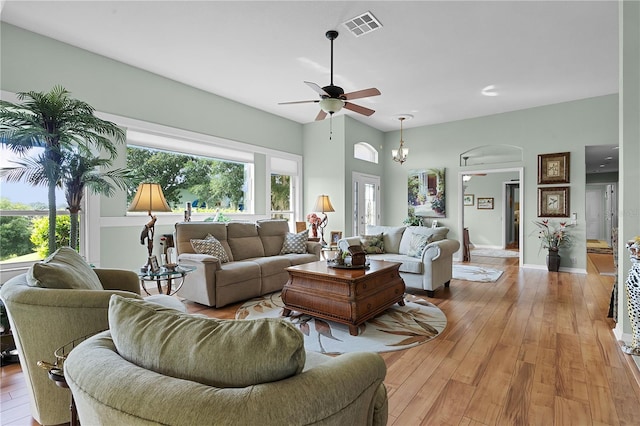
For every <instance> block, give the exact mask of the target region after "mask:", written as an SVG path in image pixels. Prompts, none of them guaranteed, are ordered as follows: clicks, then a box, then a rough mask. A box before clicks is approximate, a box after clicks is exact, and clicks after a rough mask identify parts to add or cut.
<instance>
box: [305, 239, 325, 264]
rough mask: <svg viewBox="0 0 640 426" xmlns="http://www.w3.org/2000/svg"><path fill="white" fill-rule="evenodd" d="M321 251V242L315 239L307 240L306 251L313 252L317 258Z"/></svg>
mask: <svg viewBox="0 0 640 426" xmlns="http://www.w3.org/2000/svg"><path fill="white" fill-rule="evenodd" d="M321 252H322V244H320V243H319V242H316V241H307V253H309V254H315V255H316V257H317V258H318V260H320V253H321Z"/></svg>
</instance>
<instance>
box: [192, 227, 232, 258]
mask: <svg viewBox="0 0 640 426" xmlns="http://www.w3.org/2000/svg"><path fill="white" fill-rule="evenodd" d="M191 247H193V250H195V252H196V253H198V254H208V255H209V256H213V257H217V258H218V259H220V262H221V263H227V262H228V261H229V256H227V252H226V251H225V250H224V247H222V243H220V241H218V239H217V238H216V237H214V236H213V235H211V234H209V235H207V236H206V237H205V239H204V240H195V239H193V240H191Z"/></svg>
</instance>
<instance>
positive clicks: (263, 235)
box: [256, 219, 289, 256]
mask: <svg viewBox="0 0 640 426" xmlns="http://www.w3.org/2000/svg"><path fill="white" fill-rule="evenodd" d="M256 226H257V227H258V235H259V236H260V239H261V240H262V245H263V246H264V255H265V256H277V255H278V254H280V250H282V242H283V241H284V235H285V234H286V233H287V232H289V222H287V221H286V220H284V219H263V220H259V221H257V222H256Z"/></svg>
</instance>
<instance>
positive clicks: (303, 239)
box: [280, 229, 309, 254]
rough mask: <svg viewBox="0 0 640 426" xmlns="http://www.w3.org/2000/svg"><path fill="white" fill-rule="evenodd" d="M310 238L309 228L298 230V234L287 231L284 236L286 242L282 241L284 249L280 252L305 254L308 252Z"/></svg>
mask: <svg viewBox="0 0 640 426" xmlns="http://www.w3.org/2000/svg"><path fill="white" fill-rule="evenodd" d="M308 240H309V230H308V229H305V230H304V231H302V232H298V233H297V234H294V233H292V232H287V233H286V234H285V236H284V242H283V243H282V250H280V254H290V253H295V254H305V253H306V252H307V241H308Z"/></svg>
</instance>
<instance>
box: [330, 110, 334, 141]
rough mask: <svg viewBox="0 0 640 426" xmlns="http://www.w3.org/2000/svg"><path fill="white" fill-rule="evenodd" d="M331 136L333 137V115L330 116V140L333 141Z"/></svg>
mask: <svg viewBox="0 0 640 426" xmlns="http://www.w3.org/2000/svg"><path fill="white" fill-rule="evenodd" d="M331 135H333V114H329V140H331Z"/></svg>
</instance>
